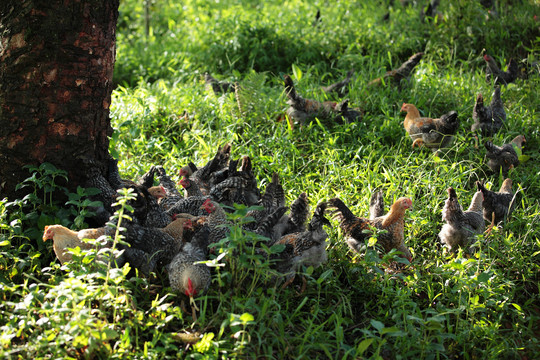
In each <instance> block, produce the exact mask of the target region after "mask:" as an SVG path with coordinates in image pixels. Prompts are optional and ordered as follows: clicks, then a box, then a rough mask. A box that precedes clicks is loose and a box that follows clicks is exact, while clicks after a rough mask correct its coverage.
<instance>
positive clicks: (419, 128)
mask: <svg viewBox="0 0 540 360" xmlns="http://www.w3.org/2000/svg"><path fill="white" fill-rule="evenodd" d="M401 111H406V112H407V116H406V117H405V120H404V121H403V126H404V127H405V130H406V131H407V133H408V134H409V136H410V137H411V139H412V140H413V144H412V147H413V148H414V147H415V146H419V147H420V146H422V145H424V146H426V147H427V148H429V149H431V151H433V152H437V151H438V150H439V149H443V148H447V147H448V146H449V145H450V144H451V142H452V140H453V138H454V135H455V134H456V132H457V130H458V128H459V119H458V114H457V112H455V111H450V112H449V113H447V114H444V115H442V116H441V117H440V118H438V119H432V118H427V117H420V112H419V111H418V109H417V108H416V106H414V105H413V104H406V103H403V106H402V107H401Z"/></svg>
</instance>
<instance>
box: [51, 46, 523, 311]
mask: <svg viewBox="0 0 540 360" xmlns="http://www.w3.org/2000/svg"><path fill="white" fill-rule="evenodd" d="M422 55H423V54H422V53H417V54H414V55H413V56H411V57H410V59H408V60H407V61H406V62H405V63H404V64H403V65H401V66H400V67H399V68H398V69H395V70H392V71H389V72H387V73H386V74H385V75H384V76H383V77H381V78H378V79H375V80H373V81H371V82H370V83H369V84H370V86H375V85H377V84H381V83H389V82H393V83H395V84H397V85H398V86H400V85H401V83H402V81H406V80H407V79H408V78H409V76H410V74H411V72H412V70H413V68H414V67H415V66H416V65H417V64H418V63H419V61H420V60H421V58H422ZM484 59H485V61H486V62H487V65H488V71H487V78H488V80H491V81H493V82H494V83H495V84H496V85H497V86H498V85H499V84H501V85H505V84H508V83H509V82H511V81H513V80H514V79H515V76H516V72H517V69H516V68H515V66H514V65H512V64H513V63H512V62H511V63H510V65H509V66H508V68H509V71H508V72H502V71H501V70H500V69H499V68H498V67H497V64H496V63H495V61H494V60H493V58H492V57H490V56H488V55H485V56H484ZM353 74H354V72H353V71H350V72H349V73H348V74H347V77H346V78H345V79H344V80H343V81H341V82H339V83H336V84H332V85H330V86H328V87H326V88H325V91H335V92H337V93H338V94H339V95H341V96H344V95H346V93H347V90H348V84H349V82H350V81H351V78H352V76H353ZM205 81H206V84H207V86H208V87H209V88H210V89H212V90H213V91H214V92H216V93H223V92H227V91H236V90H238V88H239V85H238V84H231V83H225V82H220V81H217V80H216V79H214V78H213V77H212V76H210V75H209V74H206V75H205ZM284 84H285V93H286V96H287V99H288V100H287V104H288V105H289V108H288V109H287V114H288V116H289V117H290V118H291V119H293V120H294V121H297V122H299V123H300V124H303V123H305V122H306V121H309V120H310V119H313V118H315V117H318V118H320V119H328V120H331V121H336V120H338V121H345V122H353V121H358V120H360V119H361V118H362V112H361V111H360V110H358V109H353V108H349V106H348V100H343V101H342V102H340V103H335V102H319V101H316V100H311V99H305V98H303V97H302V96H301V95H300V94H299V93H298V92H297V91H296V90H295V87H294V84H293V81H292V79H291V78H290V77H289V76H285V78H284ZM401 110H402V111H403V112H406V113H407V115H406V117H405V120H404V127H405V130H406V132H407V133H408V135H409V136H410V138H411V140H412V141H413V143H412V146H413V148H414V147H415V146H419V147H421V146H425V147H427V148H430V149H431V150H432V151H434V152H437V151H441V150H442V149H444V148H447V147H448V146H449V145H450V143H451V141H452V139H453V136H454V135H455V134H456V132H457V130H458V128H459V118H458V114H457V112H455V111H451V112H449V113H447V114H444V115H442V116H441V117H440V118H438V119H431V118H426V117H421V116H420V113H419V111H418V109H417V108H416V107H415V106H414V105H413V104H407V103H404V104H403V106H402V108H401ZM473 119H474V125H473V126H472V129H471V130H472V131H476V132H481V133H482V134H483V135H488V136H491V135H493V134H494V133H496V132H497V131H498V130H499V129H500V128H501V127H502V125H503V123H504V121H505V119H506V113H505V111H504V107H503V103H502V101H501V89H500V87H496V88H495V91H494V93H493V96H492V100H491V103H490V105H489V106H487V107H486V106H485V105H484V104H483V97H482V95H481V94H479V95H478V97H477V99H476V104H475V106H474V110H473ZM524 142H525V138H524V137H523V136H522V135H520V136H518V137H516V138H515V139H514V140H513V141H512V142H511V143H510V144H505V145H503V146H497V145H494V144H493V143H491V142H489V141H487V142H486V143H485V148H486V151H487V155H486V157H487V159H488V166H489V167H490V168H491V169H492V170H493V171H494V172H495V173H496V174H500V173H502V174H503V175H504V176H506V175H507V174H508V171H509V170H510V169H511V168H512V167H514V166H517V165H518V164H519V154H520V153H521V147H522V145H523V143H524ZM109 163H110V166H109V170H108V174H107V176H103V175H100V174H96V176H95V177H93V178H92V179H90V180H89V183H87V184H86V186H87V187H95V188H98V189H100V190H101V193H100V194H99V195H97V198H96V200H99V201H101V202H102V203H103V207H101V208H99V209H95V210H96V222H97V223H98V224H105V223H106V222H107V221H111V222H113V223H115V225H120V227H121V228H123V230H122V234H123V236H124V238H125V239H124V240H125V242H126V243H127V244H128V245H124V244H120V245H118V246H119V248H120V249H121V250H123V251H122V252H121V255H119V256H118V257H117V258H115V259H114V261H115V262H116V264H117V265H118V266H121V265H123V264H125V263H126V262H128V263H129V264H130V266H131V267H132V268H136V269H138V271H139V272H140V273H142V274H145V275H148V274H150V273H151V272H156V273H161V272H159V271H157V270H160V269H164V270H165V271H166V273H167V275H168V278H169V282H170V286H171V288H172V289H173V291H175V292H177V293H180V294H185V295H187V296H188V297H190V299H191V301H192V304H193V305H194V303H193V297H194V296H197V295H200V294H203V293H204V292H205V291H207V289H208V288H209V286H210V284H211V282H212V275H211V270H210V267H208V266H207V265H206V264H205V263H204V262H205V261H207V260H209V258H210V254H211V253H212V251H215V244H216V243H218V242H220V241H222V240H223V239H225V238H227V235H228V234H229V232H230V226H231V225H233V224H232V223H231V221H230V220H229V218H228V217H227V212H230V211H232V210H233V209H234V208H233V207H232V206H233V204H244V205H246V206H253V205H257V207H255V208H254V210H250V211H249V213H248V218H249V219H251V220H252V221H251V222H247V223H244V224H243V225H242V227H243V230H244V231H250V232H253V233H256V234H258V235H260V236H263V237H265V238H267V239H269V240H268V242H267V243H266V245H267V246H268V247H271V246H272V245H275V244H280V245H282V247H283V251H281V252H270V253H269V252H268V251H266V250H265V249H263V247H260V248H257V249H256V251H257V253H258V254H260V255H263V256H266V257H267V258H268V260H269V261H270V264H271V266H272V267H273V268H274V269H275V270H276V271H277V272H280V273H282V274H284V277H283V278H284V280H285V282H284V284H283V286H287V285H289V284H290V283H291V282H292V281H293V280H294V278H295V275H296V274H297V272H298V271H299V269H300V268H301V266H313V267H317V266H319V265H321V264H322V263H324V262H325V261H326V260H327V252H326V245H327V243H326V240H327V238H328V233H327V232H326V231H325V226H327V227H329V226H331V223H330V221H329V219H328V218H327V214H328V213H330V214H332V215H333V216H334V218H336V219H338V221H339V226H340V228H341V232H342V233H343V235H344V237H345V241H346V243H347V244H348V246H349V248H350V249H351V250H352V251H353V252H362V251H363V249H364V247H365V244H366V242H367V241H368V239H370V238H372V237H376V239H377V246H378V247H379V248H380V250H381V251H384V252H386V253H388V252H391V251H395V252H396V254H397V255H399V256H401V257H402V258H405V259H407V260H408V261H409V262H410V261H412V254H411V252H410V251H409V249H408V247H407V246H406V245H405V242H404V223H405V214H406V211H407V209H410V208H411V206H412V200H411V199H409V198H405V197H402V198H399V199H397V200H396V201H395V202H394V203H393V204H391V206H390V208H389V209H388V210H387V211H385V204H384V199H383V194H382V192H375V193H374V194H372V197H371V201H370V208H369V216H368V217H361V216H357V215H355V214H354V213H353V212H352V211H351V210H350V209H349V208H348V207H347V205H346V204H345V202H344V201H343V200H342V199H339V198H333V199H329V200H326V201H321V202H319V203H318V204H317V205H316V207H315V209H314V210H313V212H311V210H310V207H309V200H308V197H307V194H306V193H301V194H299V195H298V198H297V199H296V200H294V201H293V202H292V203H291V204H286V201H285V191H284V189H283V186H282V185H281V183H280V179H279V176H278V174H277V173H274V174H273V175H272V179H271V181H270V182H269V183H268V184H267V185H266V188H265V189H264V192H263V191H261V189H259V187H258V184H259V182H258V181H257V179H256V177H255V175H254V171H253V164H252V160H251V159H250V157H248V156H244V157H242V158H240V159H233V158H232V157H231V145H230V144H226V145H224V146H223V147H222V148H220V149H219V150H218V151H217V153H216V154H215V156H214V157H213V158H212V159H211V160H210V161H209V162H208V163H207V164H206V165H204V166H202V167H197V166H196V165H195V164H193V163H189V164H187V165H186V166H184V167H183V168H182V169H181V170H180V172H179V177H180V178H181V180H180V181H179V183H178V184H176V183H175V182H174V181H173V180H172V179H171V177H170V176H169V175H167V173H166V171H165V169H164V168H163V167H162V166H152V167H151V168H150V170H149V171H148V172H147V173H146V174H144V175H143V176H142V177H141V178H140V179H139V180H138V181H137V182H134V181H131V180H125V179H122V178H121V177H120V175H119V172H118V166H117V162H116V161H115V160H112V159H111V160H110V162H109ZM155 177H157V179H158V182H159V184H158V185H154V183H155ZM177 185H180V186H181V187H182V188H183V191H182V192H181V191H180V189H179V188H178V187H177ZM476 185H477V189H478V190H477V192H476V193H475V194H474V196H473V199H472V201H471V204H470V206H469V208H468V209H467V210H465V211H464V210H463V208H462V206H461V205H460V203H459V202H458V199H457V195H456V191H455V190H454V189H453V188H449V189H448V199H447V200H446V202H445V205H444V208H443V210H442V218H443V220H444V221H445V224H444V225H443V227H442V229H441V231H440V233H439V237H440V239H441V241H442V242H443V244H445V245H446V246H447V247H448V248H449V249H450V250H451V251H455V250H456V249H457V248H458V247H464V248H466V247H467V246H468V244H470V240H471V238H473V237H474V236H475V235H477V234H481V233H483V232H484V231H485V221H486V220H487V221H489V222H491V225H490V227H493V226H495V224H498V223H500V222H502V221H504V220H505V218H506V217H507V216H508V215H509V214H510V212H511V211H512V209H513V207H514V204H515V194H514V192H513V191H512V180H511V179H506V180H505V181H504V183H503V185H502V187H501V189H500V190H499V191H498V192H493V191H490V190H488V189H486V188H485V187H484V185H483V184H482V183H481V182H477V183H476ZM121 188H130V189H132V191H133V192H134V193H135V194H136V198H135V200H132V201H131V202H130V205H131V206H132V208H133V212H132V214H131V218H130V220H126V219H122V223H121V224H119V223H118V219H115V218H114V217H111V215H112V214H113V213H114V211H115V210H116V209H115V199H116V196H117V190H118V189H121ZM488 230H489V229H488ZM115 231H116V229H115V228H114V226H108V225H105V226H102V227H98V228H91V229H84V230H81V231H78V232H75V231H72V230H70V229H67V228H65V227H63V226H61V225H51V226H47V227H45V230H44V234H43V240H44V241H46V240H52V241H53V249H54V252H55V254H56V256H57V258H58V259H59V260H60V262H61V263H65V262H67V261H70V260H71V256H72V254H71V252H70V251H68V249H70V248H75V247H80V248H81V249H88V248H92V247H95V246H96V243H101V244H104V246H111V245H112V244H111V240H110V239H111V236H114V234H115ZM83 239H98V240H100V241H98V242H92V243H88V242H86V241H83ZM304 286H305V282H304V284H303V288H304Z"/></svg>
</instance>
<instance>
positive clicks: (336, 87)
mask: <svg viewBox="0 0 540 360" xmlns="http://www.w3.org/2000/svg"><path fill="white" fill-rule="evenodd" d="M353 74H354V69H351V70H349V72H348V73H347V75H346V76H345V79H343V80H341V81H338V82H336V83H333V84H331V85H328V86H324V87H323V88H322V89H323V90H324V91H325V92H327V93H336V94H337V95H338V96H339V97H343V96H345V95H347V94H348V93H349V83H350V82H351V79H352V76H353Z"/></svg>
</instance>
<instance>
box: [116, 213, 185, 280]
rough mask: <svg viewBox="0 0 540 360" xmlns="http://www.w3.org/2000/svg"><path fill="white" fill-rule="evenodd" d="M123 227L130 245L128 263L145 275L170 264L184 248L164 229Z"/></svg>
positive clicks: (126, 255)
mask: <svg viewBox="0 0 540 360" xmlns="http://www.w3.org/2000/svg"><path fill="white" fill-rule="evenodd" d="M122 227H124V230H123V231H122V235H124V237H125V238H124V241H125V242H127V243H128V244H129V245H130V247H128V248H126V249H125V257H126V261H128V262H129V263H130V264H131V266H132V267H135V268H137V269H139V270H140V271H141V272H142V273H143V274H145V275H149V274H150V272H152V271H155V270H156V269H157V268H158V267H162V266H165V265H167V264H168V263H170V262H171V260H172V258H173V257H174V256H175V255H176V254H177V253H178V251H180V248H181V246H182V244H181V242H179V241H177V239H175V238H173V237H172V236H171V235H169V234H168V233H167V232H165V231H164V230H163V229H157V228H149V227H144V226H140V225H137V224H126V225H124V223H122Z"/></svg>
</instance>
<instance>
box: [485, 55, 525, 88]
mask: <svg viewBox="0 0 540 360" xmlns="http://www.w3.org/2000/svg"><path fill="white" fill-rule="evenodd" d="M484 60H485V61H486V63H487V67H486V80H487V81H492V80H493V81H494V82H495V84H496V85H497V84H499V85H508V84H510V83H511V82H514V80H516V78H517V75H518V64H517V62H516V61H515V60H514V59H510V61H509V62H508V71H502V70H501V69H499V66H498V65H497V62H496V61H495V59H493V57H491V56H489V55H487V54H486V55H484Z"/></svg>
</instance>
